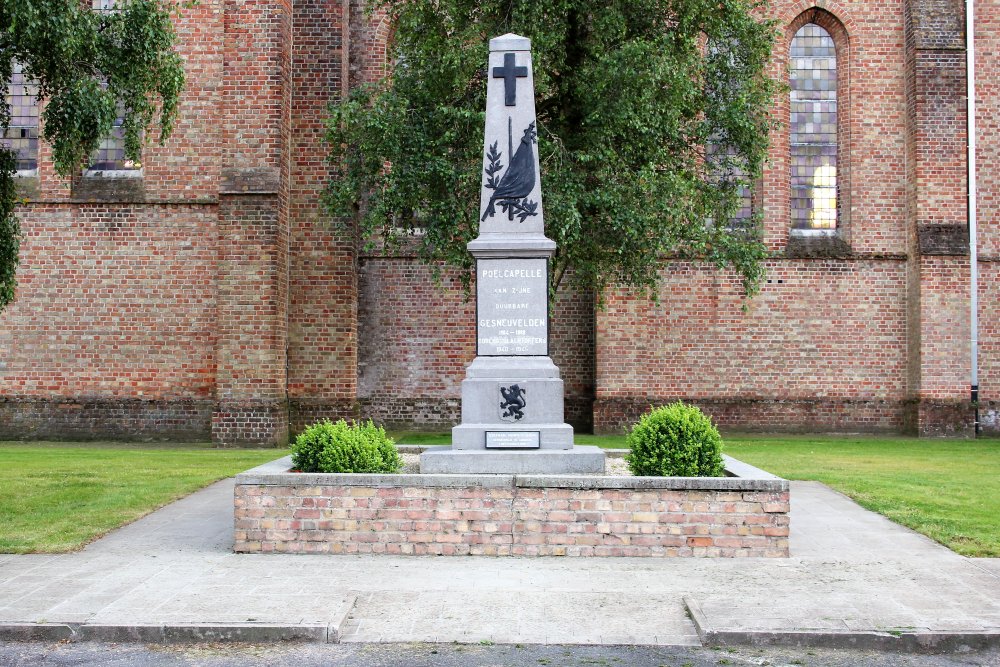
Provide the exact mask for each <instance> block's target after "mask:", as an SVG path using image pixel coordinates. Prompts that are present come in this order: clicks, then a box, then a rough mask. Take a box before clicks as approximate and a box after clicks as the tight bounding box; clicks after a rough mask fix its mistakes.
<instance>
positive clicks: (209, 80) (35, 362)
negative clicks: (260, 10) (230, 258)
mask: <svg viewBox="0 0 1000 667" xmlns="http://www.w3.org/2000/svg"><path fill="white" fill-rule="evenodd" d="M185 17H186V19H185V20H184V21H183V22H181V23H180V24H179V25H178V26H177V30H178V35H179V37H180V40H179V48H180V52H181V56H182V57H183V58H184V61H185V71H186V75H187V87H186V89H185V91H184V94H183V96H182V100H181V106H180V119H179V122H178V123H177V126H176V128H175V131H174V134H173V136H172V137H171V139H170V142H169V144H168V145H167V146H165V147H161V146H159V145H150V146H148V147H147V148H146V149H145V150H144V152H143V156H142V171H141V178H127V179H126V178H81V177H77V178H74V179H69V180H67V179H62V178H60V177H58V176H57V175H56V174H55V171H54V169H53V167H52V161H51V148H50V147H49V146H47V145H46V144H45V143H44V142H43V143H42V146H41V148H40V150H39V168H38V175H37V176H36V177H33V178H26V179H22V183H21V185H22V189H23V191H24V192H25V193H26V194H27V195H28V202H27V203H25V204H23V205H22V206H20V207H19V209H18V215H19V218H20V220H21V225H22V230H23V232H24V239H23V242H22V249H21V265H20V267H19V270H18V280H19V283H20V286H19V288H18V293H17V301H16V302H15V303H14V304H12V305H11V306H10V307H8V308H7V309H6V310H4V311H3V312H2V313H0V439H6V438H50V439H58V438H83V439H90V438H107V437H114V438H140V439H174V440H196V439H197V440H204V439H208V438H209V437H210V429H211V419H212V412H213V409H214V406H215V400H214V399H215V373H216V355H215V346H216V343H217V330H216V324H217V323H216V268H217V254H216V253H217V249H218V206H217V191H218V181H219V173H220V167H221V160H220V154H221V150H222V143H223V141H222V136H221V130H220V127H219V125H220V124H219V116H218V114H219V108H218V105H219V100H220V98H219V88H220V86H221V85H222V63H223V52H224V48H223V40H222V34H223V29H222V28H223V11H222V3H221V2H220V1H218V0H206V1H204V2H201V3H199V4H198V5H197V6H194V7H191V8H190V9H188V10H186V12H185Z"/></svg>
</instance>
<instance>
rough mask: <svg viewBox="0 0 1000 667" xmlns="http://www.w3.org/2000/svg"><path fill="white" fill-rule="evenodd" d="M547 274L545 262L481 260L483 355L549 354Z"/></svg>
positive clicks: (478, 282)
mask: <svg viewBox="0 0 1000 667" xmlns="http://www.w3.org/2000/svg"><path fill="white" fill-rule="evenodd" d="M547 270H548V269H547V262H546V260H545V259H544V258H532V259H481V260H479V263H478V267H477V275H476V292H477V303H478V306H479V320H478V322H477V325H478V326H477V331H478V347H479V350H478V352H479V354H480V355H489V356H506V355H510V356H532V355H534V356H544V355H547V354H548V293H547V292H548V285H547Z"/></svg>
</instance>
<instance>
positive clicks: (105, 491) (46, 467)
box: [0, 443, 284, 553]
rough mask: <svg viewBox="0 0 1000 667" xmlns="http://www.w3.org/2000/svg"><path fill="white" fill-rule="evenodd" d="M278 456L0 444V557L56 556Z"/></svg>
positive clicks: (277, 452) (195, 449)
mask: <svg viewBox="0 0 1000 667" xmlns="http://www.w3.org/2000/svg"><path fill="white" fill-rule="evenodd" d="M283 453H284V452H283V451H282V450H276V449H267V450H249V449H210V448H208V447H207V446H197V447H192V446H183V447H178V446H170V447H159V446H143V447H137V446H136V445H135V444H132V445H122V444H109V443H108V444H97V445H95V444H93V443H88V444H85V445H77V444H72V445H67V444H51V443H31V444H22V443H0V461H3V465H2V466H0V553H63V552H67V551H74V550H76V549H79V548H81V547H82V546H84V545H85V544H87V543H88V542H90V541H92V540H94V539H95V538H97V537H100V536H101V535H103V534H105V533H107V532H108V531H110V530H113V529H115V528H118V527H119V526H122V525H124V524H126V523H130V522H132V521H135V520H136V519H138V518H140V517H142V516H144V515H146V514H148V513H150V512H152V511H153V510H155V509H157V508H159V507H162V506H163V505H166V504H167V503H170V502H173V501H174V500H177V499H179V498H183V497H184V496H186V495H188V494H190V493H193V492H194V491H197V490H198V489H200V488H203V487H205V486H207V485H208V484H211V483H212V482H215V481H217V480H220V479H224V478H226V477H231V476H232V475H235V474H236V473H238V472H242V471H243V470H246V469H248V468H251V467H253V466H256V465H260V464H261V463H264V462H265V461H271V460H273V459H276V458H278V457H279V456H281V455H282V454H283Z"/></svg>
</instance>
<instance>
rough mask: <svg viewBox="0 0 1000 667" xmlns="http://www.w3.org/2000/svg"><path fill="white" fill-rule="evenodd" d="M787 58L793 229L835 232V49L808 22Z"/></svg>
mask: <svg viewBox="0 0 1000 667" xmlns="http://www.w3.org/2000/svg"><path fill="white" fill-rule="evenodd" d="M789 55H790V59H789V64H790V68H789V70H790V78H791V81H790V87H791V109H790V110H791V119H790V128H789V129H790V133H791V136H790V141H791V208H792V229H793V230H801V231H807V230H831V231H832V230H836V229H837V224H838V218H839V216H838V212H839V205H840V201H839V198H838V194H839V190H838V186H839V174H838V165H837V157H838V143H839V142H838V117H837V49H836V46H835V44H834V41H833V37H831V35H830V33H829V32H827V31H826V30H825V29H824V28H822V27H821V26H819V25H816V24H815V23H807V24H805V25H803V26H802V27H801V28H799V30H798V32H796V33H795V37H793V38H792V43H791V53H790V54H789Z"/></svg>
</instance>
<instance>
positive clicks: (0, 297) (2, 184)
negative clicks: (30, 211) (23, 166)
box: [0, 148, 21, 310]
mask: <svg viewBox="0 0 1000 667" xmlns="http://www.w3.org/2000/svg"><path fill="white" fill-rule="evenodd" d="M16 164H17V163H16V162H15V160H14V153H13V151H9V150H6V149H3V148H0V310H3V309H4V307H6V306H7V304H9V303H11V302H12V301H14V291H15V289H16V288H17V277H16V275H15V272H16V271H17V264H18V252H19V250H20V247H21V226H20V225H19V224H18V222H17V217H15V215H14V204H15V203H17V187H16V184H15V183H14V173H15V166H16Z"/></svg>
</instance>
